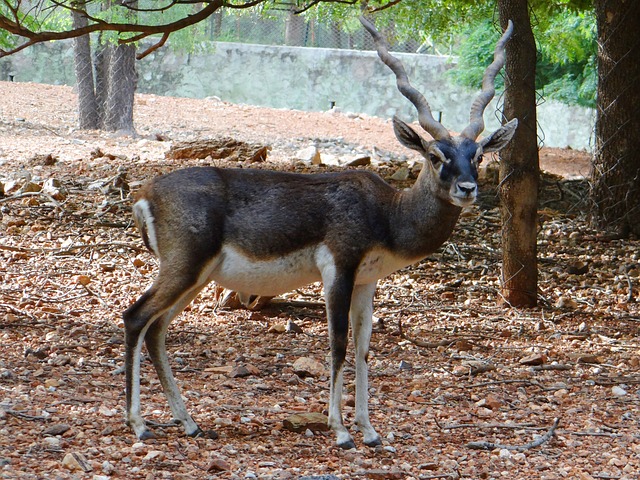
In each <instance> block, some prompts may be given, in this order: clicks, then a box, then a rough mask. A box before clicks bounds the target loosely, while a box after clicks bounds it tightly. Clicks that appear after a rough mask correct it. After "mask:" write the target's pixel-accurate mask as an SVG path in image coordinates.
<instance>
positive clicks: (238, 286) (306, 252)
mask: <svg viewBox="0 0 640 480" xmlns="http://www.w3.org/2000/svg"><path fill="white" fill-rule="evenodd" d="M411 263H412V261H411V260H407V259H406V258H401V257H398V256H396V255H394V254H392V253H391V252H389V251H386V250H383V249H376V250H373V251H371V252H369V253H368V254H367V255H366V256H365V258H364V259H363V260H362V262H361V263H360V266H359V267H358V271H357V273H356V285H364V284H369V283H372V282H375V281H376V280H378V279H379V278H382V277H385V276H387V275H389V274H390V273H392V272H394V271H396V270H399V269H400V268H402V267H405V266H407V265H410V264H411ZM327 268H331V269H334V268H335V263H334V259H333V255H332V254H331V251H330V250H329V248H328V247H327V246H326V245H324V244H322V243H321V244H318V245H315V246H311V247H307V248H304V249H302V250H298V251H296V252H293V253H290V254H288V255H284V256H282V257H278V258H275V259H269V260H255V259H252V258H250V257H248V256H247V255H244V254H243V253H242V252H241V251H240V250H238V249H237V248H234V247H233V246H229V245H225V246H223V248H222V251H221V253H220V254H219V255H218V256H217V257H216V258H214V259H213V260H212V261H211V262H210V263H209V264H208V265H207V266H206V267H205V269H204V270H203V272H202V274H201V279H202V280H205V279H206V280H205V281H215V282H216V283H217V284H219V285H221V286H223V287H226V288H229V289H231V290H235V291H241V292H250V293H251V294H253V295H263V296H276V295H280V294H282V293H285V292H289V291H291V290H295V289H296V288H299V287H303V286H305V285H308V284H310V283H313V282H318V281H321V280H322V275H323V272H326V271H327Z"/></svg>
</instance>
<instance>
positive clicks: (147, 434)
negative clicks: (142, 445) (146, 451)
mask: <svg viewBox="0 0 640 480" xmlns="http://www.w3.org/2000/svg"><path fill="white" fill-rule="evenodd" d="M154 438H156V434H155V433H153V432H152V431H151V430H145V431H144V432H142V433H141V434H140V435H139V436H138V439H139V440H142V441H144V440H153V439H154Z"/></svg>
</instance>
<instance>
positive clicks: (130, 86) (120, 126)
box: [104, 44, 137, 134]
mask: <svg viewBox="0 0 640 480" xmlns="http://www.w3.org/2000/svg"><path fill="white" fill-rule="evenodd" d="M109 60H110V61H109V73H108V76H107V78H108V82H109V85H108V89H107V100H106V104H105V109H104V127H105V129H106V130H111V131H119V132H123V133H127V134H133V133H135V129H134V127H133V100H134V94H135V91H136V84H137V73H136V47H135V46H134V45H129V44H126V45H118V46H117V47H111V53H110V59H109Z"/></svg>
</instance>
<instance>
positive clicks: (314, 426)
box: [282, 412, 329, 433]
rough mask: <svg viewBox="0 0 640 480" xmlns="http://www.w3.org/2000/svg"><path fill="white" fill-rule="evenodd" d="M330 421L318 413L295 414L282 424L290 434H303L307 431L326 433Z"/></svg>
mask: <svg viewBox="0 0 640 480" xmlns="http://www.w3.org/2000/svg"><path fill="white" fill-rule="evenodd" d="M328 422H329V419H328V418H327V416H326V415H323V414H322V413H318V412H310V413H295V414H293V415H290V416H289V417H287V418H285V419H284V420H283V422H282V424H283V426H284V428H285V429H287V430H289V431H290V432H296V433H303V432H306V431H307V429H308V430H311V431H312V432H314V431H315V432H326V431H328V430H329V425H328Z"/></svg>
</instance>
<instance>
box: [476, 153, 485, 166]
mask: <svg viewBox="0 0 640 480" xmlns="http://www.w3.org/2000/svg"><path fill="white" fill-rule="evenodd" d="M482 160H484V155H478V158H476V163H477V164H478V165H480V164H481V163H482Z"/></svg>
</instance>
